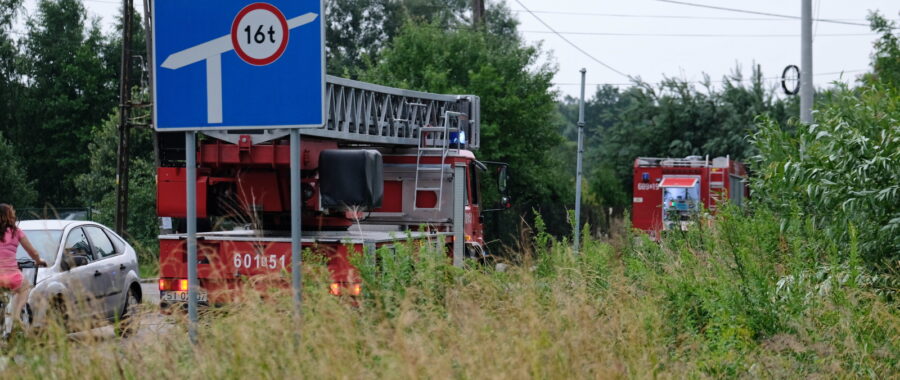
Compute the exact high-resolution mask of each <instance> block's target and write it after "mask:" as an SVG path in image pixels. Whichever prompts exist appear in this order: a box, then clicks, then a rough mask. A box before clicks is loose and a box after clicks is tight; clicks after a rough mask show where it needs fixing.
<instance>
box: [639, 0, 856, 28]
mask: <svg viewBox="0 0 900 380" xmlns="http://www.w3.org/2000/svg"><path fill="white" fill-rule="evenodd" d="M656 1H659V2H661V3H671V4H678V5H686V6H689V7H697V8H707V9H716V10H720V11H727V12H737V13H747V14H753V15H760V16H771V17H780V18H788V19H794V20H799V19H800V16H791V15H783V14H778V13H769V12H759V11H750V10H746V9H737V8H726V7H720V6H716V5H707V4H697V3H689V2H686V1H676V0H656ZM813 20H814V21H818V22H827V23H832V24H842V25H855V26H865V27H869V24H863V23H858V22H850V21H841V20H834V19H821V18H817V19H813Z"/></svg>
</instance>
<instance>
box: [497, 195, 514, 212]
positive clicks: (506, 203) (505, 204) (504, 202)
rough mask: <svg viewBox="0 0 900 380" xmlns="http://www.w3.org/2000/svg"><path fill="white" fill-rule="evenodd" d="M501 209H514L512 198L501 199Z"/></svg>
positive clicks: (504, 197)
mask: <svg viewBox="0 0 900 380" xmlns="http://www.w3.org/2000/svg"><path fill="white" fill-rule="evenodd" d="M500 208H501V209H503V210H508V209H511V208H512V198H510V197H509V196H505V195H504V196H503V197H500Z"/></svg>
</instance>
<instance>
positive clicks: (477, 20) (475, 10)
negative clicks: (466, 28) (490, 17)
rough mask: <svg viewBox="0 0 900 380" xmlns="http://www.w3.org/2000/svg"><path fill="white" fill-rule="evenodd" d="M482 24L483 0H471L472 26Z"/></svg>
mask: <svg viewBox="0 0 900 380" xmlns="http://www.w3.org/2000/svg"><path fill="white" fill-rule="evenodd" d="M479 25H484V0H472V26H475V27H477V26H479Z"/></svg>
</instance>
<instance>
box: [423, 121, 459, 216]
mask: <svg viewBox="0 0 900 380" xmlns="http://www.w3.org/2000/svg"><path fill="white" fill-rule="evenodd" d="M465 116H466V114H464V113H461V112H455V111H444V117H443V118H442V119H443V120H442V124H443V125H442V126H439V127H435V126H431V125H427V126H424V127H420V128H419V149H418V151H417V152H416V183H415V189H416V192H415V195H414V197H413V210H434V211H440V210H441V200H442V199H443V195H444V186H445V182H446V181H444V173H445V172H444V169H445V168H446V167H447V164H446V163H445V161H446V160H447V156H448V155H449V154H450V151H451V150H455V153H459V147H460V146H461V145H463V144H462V141H458V142H457V144H455V146H453V147H451V144H450V140H451V135H452V134H453V133H457V136H459V132H460V131H461V130H462V129H461V128H460V127H459V126H460V125H461V124H460V122H461V121H460V119H461V118H464V117H465ZM451 119H453V120H456V123H455V125H454V124H453V123H452V122H451ZM436 155H440V157H441V160H440V162H439V163H438V164H436V165H435V164H425V163H423V162H422V158H423V157H425V156H436ZM426 173H438V176H437V186H434V185H431V186H425V185H424V183H425V182H426V181H425V180H424V177H425V175H426ZM425 192H431V193H434V194H435V195H436V196H437V197H436V198H435V203H434V206H433V207H419V202H418V200H419V194H420V193H425Z"/></svg>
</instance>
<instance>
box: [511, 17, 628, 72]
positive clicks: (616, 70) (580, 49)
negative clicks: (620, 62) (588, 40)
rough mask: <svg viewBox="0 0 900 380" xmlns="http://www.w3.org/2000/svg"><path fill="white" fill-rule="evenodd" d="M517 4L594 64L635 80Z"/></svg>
mask: <svg viewBox="0 0 900 380" xmlns="http://www.w3.org/2000/svg"><path fill="white" fill-rule="evenodd" d="M516 2H517V3H519V6H520V7H522V8H524V9H525V11H527V12H528V13H530V14H531V15H532V16H534V18H536V19H537V20H538V21H540V23H541V24H544V26H546V27H547V29H550V31H551V32H553V33H554V34H556V35H557V36H559V38H562V40H563V41H566V43H568V44H569V45H571V46H572V47H573V48H575V49H576V50H578V51H580V52H581V53H582V54H584V55H585V56H587V57H588V58H590V59H592V60H593V61H594V62H597V63H599V64H600V65H601V66H603V67H605V68H607V69H609V70H610V71H612V72H614V73H616V74H619V75H621V76H623V77H626V78H628V79H631V80H633V78H632V77H631V75H628V74H625V73H624V72H622V71H619V70H618V69H616V68H615V67H612V66H610V65H608V64H607V63H606V62H603V61H601V60H599V59H597V58H596V57H594V56H593V55H591V54H590V53H588V52H587V51H585V50H584V49H582V48H581V47H579V46H578V45H576V44H575V43H574V42H572V41H569V39H568V38H566V36H563V35H562V34H560V33H559V32H557V31H556V29H553V27H551V26H550V24H547V23H546V22H544V20H542V19H541V18H540V17H538V15H536V14H534V12H532V11H531V10H529V9H528V7H526V6H525V4H522V2H521V1H519V0H516Z"/></svg>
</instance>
